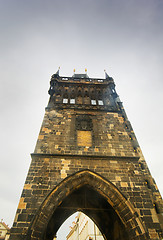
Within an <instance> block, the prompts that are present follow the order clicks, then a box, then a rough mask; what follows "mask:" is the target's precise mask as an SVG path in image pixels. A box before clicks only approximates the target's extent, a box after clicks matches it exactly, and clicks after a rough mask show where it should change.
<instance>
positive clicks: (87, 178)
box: [10, 71, 163, 240]
mask: <svg viewBox="0 0 163 240" xmlns="http://www.w3.org/2000/svg"><path fill="white" fill-rule="evenodd" d="M49 94H50V100H49V103H48V106H47V108H46V111H45V117H44V120H43V123H42V126H41V130H40V134H39V137H38V141H37V144H36V148H35V151H34V153H33V154H31V156H32V161H31V165H30V168H29V172H28V175H27V178H26V181H25V185H24V188H23V192H22V195H21V198H20V202H19V205H18V209H17V213H16V216H15V220H14V224H13V227H12V229H11V236H10V240H20V239H26V240H52V239H53V238H54V237H55V235H56V234H57V231H58V229H59V227H60V226H61V225H62V223H63V222H64V221H65V220H66V219H67V218H68V217H69V216H70V215H72V214H73V213H74V212H76V211H82V212H83V213H85V214H86V215H88V216H89V217H90V218H91V219H92V220H93V221H94V222H95V223H96V225H97V226H98V228H99V229H100V231H101V233H102V234H103V236H104V239H106V240H138V239H148V240H149V239H153V240H154V239H162V238H163V236H162V233H161V228H162V215H161V213H162V207H161V206H162V199H161V196H160V193H159V191H158V189H157V186H156V184H155V182H154V180H153V178H152V176H151V174H150V172H149V170H148V167H147V165H146V162H145V160H144V158H143V155H142V153H141V150H140V147H139V145H138V142H137V140H136V137H135V134H134V131H133V129H132V127H131V124H130V122H129V120H128V118H127V116H126V113H125V110H124V108H123V105H122V102H121V101H120V99H119V97H118V95H117V93H116V90H115V83H114V81H113V79H112V78H111V77H109V76H108V75H107V74H106V78H105V79H95V78H89V77H88V75H87V74H74V75H73V76H72V77H61V76H59V71H58V72H57V73H56V74H54V75H53V76H52V77H51V81H50V89H49Z"/></svg>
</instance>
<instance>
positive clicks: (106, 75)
mask: <svg viewBox="0 0 163 240" xmlns="http://www.w3.org/2000/svg"><path fill="white" fill-rule="evenodd" d="M104 72H105V78H106V79H107V78H110V77H109V75H108V74H107V72H106V70H104Z"/></svg>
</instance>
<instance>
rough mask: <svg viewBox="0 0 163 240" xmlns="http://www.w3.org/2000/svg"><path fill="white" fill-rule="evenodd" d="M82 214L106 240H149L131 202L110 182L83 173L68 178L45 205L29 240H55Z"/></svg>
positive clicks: (35, 222)
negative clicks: (66, 223)
mask: <svg viewBox="0 0 163 240" xmlns="http://www.w3.org/2000/svg"><path fill="white" fill-rule="evenodd" d="M76 211H82V212H84V213H85V214H86V215H88V216H89V217H90V218H91V219H92V220H93V221H94V222H95V223H96V225H97V226H98V227H99V229H100V231H101V232H102V234H103V236H104V238H105V239H106V240H128V239H130V240H131V239H133V240H136V239H140V236H141V239H147V237H146V233H145V229H144V226H143V224H142V222H141V219H140V218H139V216H138V213H137V212H136V211H135V210H134V208H133V207H132V205H131V204H130V202H129V201H128V200H127V199H126V198H125V197H124V196H123V195H122V194H121V193H120V192H119V190H118V189H117V188H116V187H115V186H114V185H113V184H112V183H111V182H109V181H107V180H105V179H104V178H102V177H101V176H99V175H98V174H96V173H94V172H91V171H88V170H83V171H81V172H77V173H75V174H73V175H71V176H69V177H67V178H65V179H64V180H63V181H62V182H61V183H60V184H59V185H58V186H57V187H56V188H54V189H53V190H52V191H51V193H50V194H49V195H48V196H47V198H46V199H45V201H44V202H43V203H42V205H41V208H40V210H39V211H38V214H37V216H36V217H35V219H34V221H33V222H32V224H31V226H30V228H29V232H28V236H27V239H30V240H31V239H32V240H34V239H38V240H52V239H53V237H54V236H55V234H56V232H57V231H58V229H59V227H60V226H61V225H62V223H63V222H64V221H65V220H66V219H67V218H68V217H69V216H70V215H72V214H73V213H74V212H76Z"/></svg>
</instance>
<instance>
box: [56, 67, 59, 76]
mask: <svg viewBox="0 0 163 240" xmlns="http://www.w3.org/2000/svg"><path fill="white" fill-rule="evenodd" d="M59 69H60V67H59V68H58V71H57V72H56V75H58V76H59Z"/></svg>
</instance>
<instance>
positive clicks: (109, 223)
mask: <svg viewBox="0 0 163 240" xmlns="http://www.w3.org/2000/svg"><path fill="white" fill-rule="evenodd" d="M76 211H82V212H84V213H85V214H86V215H88V216H89V217H90V218H91V219H92V220H93V221H94V222H95V223H96V225H97V226H98V227H99V229H100V230H101V232H102V234H103V235H104V237H105V238H106V239H107V240H109V239H110V240H127V239H128V237H127V233H126V231H125V229H124V226H123V224H122V223H121V221H120V219H119V217H118V215H117V214H116V212H115V211H114V209H113V208H112V207H111V205H110V204H109V203H108V202H107V201H106V199H104V198H103V197H102V196H101V195H100V194H99V193H98V192H96V191H94V190H93V189H92V188H91V187H90V186H88V185H85V186H83V187H81V188H79V189H77V190H75V191H74V192H73V193H71V194H70V195H69V196H67V197H66V198H65V199H64V200H63V201H62V203H61V204H60V205H59V207H57V209H56V210H55V211H54V213H53V215H52V217H51V219H50V221H49V223H48V226H47V229H46V233H45V239H46V240H51V239H53V237H54V235H55V234H56V232H57V231H58V229H59V228H60V226H61V225H62V223H63V222H64V221H65V220H66V219H67V218H68V217H69V216H70V215H72V214H73V213H75V212H76Z"/></svg>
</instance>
